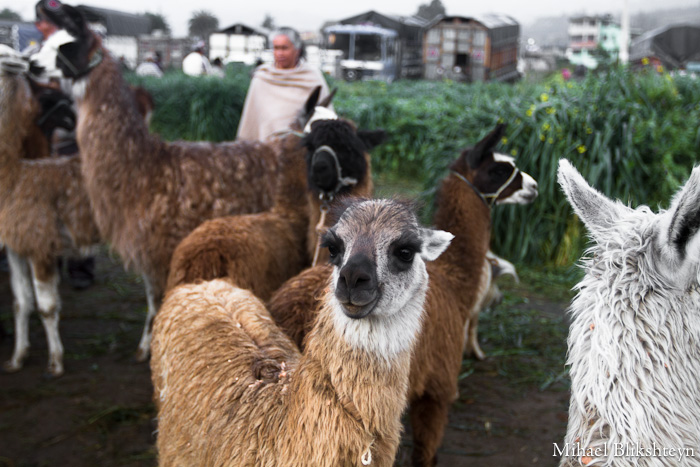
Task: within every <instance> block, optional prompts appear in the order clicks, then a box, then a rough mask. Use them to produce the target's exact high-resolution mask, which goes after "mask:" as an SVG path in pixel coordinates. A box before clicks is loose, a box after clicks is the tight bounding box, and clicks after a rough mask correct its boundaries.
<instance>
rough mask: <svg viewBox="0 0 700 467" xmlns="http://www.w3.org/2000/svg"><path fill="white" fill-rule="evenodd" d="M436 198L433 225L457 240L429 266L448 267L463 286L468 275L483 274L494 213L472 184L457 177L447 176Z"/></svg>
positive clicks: (452, 275)
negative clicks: (449, 233)
mask: <svg viewBox="0 0 700 467" xmlns="http://www.w3.org/2000/svg"><path fill="white" fill-rule="evenodd" d="M436 199H437V210H436V212H435V216H434V219H433V223H434V224H435V226H436V227H437V228H438V229H441V230H445V231H447V232H451V233H452V234H453V235H454V236H455V238H454V239H453V240H452V243H450V247H449V248H448V249H447V250H446V251H445V252H444V253H443V254H442V255H440V257H439V258H438V259H437V260H436V261H434V262H433V263H430V264H435V266H433V267H440V268H444V266H443V265H447V266H449V267H450V270H451V271H450V272H451V274H450V276H451V277H454V278H455V279H458V282H459V283H460V284H462V285H463V284H464V282H463V280H464V279H465V275H468V276H471V275H473V274H477V273H478V274H480V273H481V269H482V266H483V264H484V260H485V258H486V253H487V252H488V249H489V243H490V238H491V210H490V208H489V207H488V206H486V204H484V202H483V200H482V199H481V197H479V195H478V194H477V193H476V192H475V191H474V190H473V189H472V188H471V187H470V186H469V185H467V184H466V183H465V182H464V181H462V180H460V179H459V178H457V177H456V176H454V175H448V176H447V178H445V179H444V180H443V181H442V186H441V188H440V191H439V192H438V194H437V198H436ZM438 264H439V265H440V266H437V265H438ZM478 274H477V275H478ZM475 277H476V276H475ZM466 279H469V278H466Z"/></svg>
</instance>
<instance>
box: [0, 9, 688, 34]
mask: <svg viewBox="0 0 700 467" xmlns="http://www.w3.org/2000/svg"><path fill="white" fill-rule="evenodd" d="M628 1H629V5H630V12H631V13H632V14H634V13H635V12H638V11H648V10H653V9H658V8H660V7H664V8H671V7H677V6H684V7H687V6H697V7H698V8H700V0H665V1H663V2H659V1H658V0H628ZM623 2H624V0H572V1H562V0H529V1H523V0H492V1H480V2H473V1H466V0H442V4H443V5H444V6H445V9H446V10H447V14H448V15H459V16H478V15H480V14H484V13H491V12H494V13H505V14H508V15H511V16H512V17H513V18H515V19H516V20H518V21H519V22H520V23H521V24H527V23H530V22H532V21H533V20H534V19H536V18H539V17H544V16H559V15H562V14H567V15H568V14H579V13H586V14H602V13H611V14H613V15H616V14H618V13H619V12H620V11H622V7H623ZM35 3H36V1H35V0H20V2H19V3H18V2H17V1H16V0H0V9H2V8H10V9H11V10H14V11H17V12H18V13H19V14H20V15H22V18H23V19H25V20H31V19H33V18H34V4H35ZM66 3H69V4H72V5H76V4H83V5H89V6H94V7H101V8H109V9H113V10H120V11H125V12H129V13H144V12H151V13H160V14H162V15H164V16H165V18H166V19H167V21H168V24H170V27H171V29H172V30H173V33H174V35H175V36H176V37H181V36H186V35H187V21H188V20H189V19H190V18H191V17H192V13H193V11H197V10H206V11H208V12H210V13H212V14H214V16H216V17H217V18H218V19H219V26H221V27H222V28H223V27H226V26H229V25H231V24H234V23H244V24H247V25H250V26H253V27H257V26H260V24H261V23H262V21H263V19H264V18H265V14H270V15H271V16H272V18H273V19H274V20H275V24H277V25H278V26H284V25H286V26H292V27H294V28H296V29H299V30H300V31H315V30H318V29H319V28H320V26H321V25H322V24H323V23H324V22H325V21H328V20H338V19H343V18H347V17H349V16H354V15H357V14H360V13H364V12H366V11H368V10H375V11H378V12H379V13H384V14H399V15H411V14H413V13H415V12H416V11H417V10H418V6H419V5H420V4H423V3H426V4H428V3H430V0H423V1H421V0H417V1H415V2H414V1H412V0H380V1H377V0H352V1H347V2H345V1H341V2H332V1H319V0H253V1H228V2H227V1H222V0H195V1H192V0H119V1H114V0H76V1H74V2H70V1H67V2H66Z"/></svg>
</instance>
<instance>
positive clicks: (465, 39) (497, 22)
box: [423, 14, 520, 82]
mask: <svg viewBox="0 0 700 467" xmlns="http://www.w3.org/2000/svg"><path fill="white" fill-rule="evenodd" d="M519 40H520V24H519V23H518V22H517V21H515V20H514V19H513V18H511V17H510V16H507V15H498V14H489V15H484V16H481V17H478V18H475V17H465V16H440V17H438V18H436V19H434V20H433V21H432V22H431V23H430V24H428V25H427V27H426V28H425V32H424V36H423V64H424V70H425V72H424V77H425V78H426V79H431V80H434V79H444V78H447V79H452V80H455V81H466V82H473V81H489V80H496V81H507V82H510V81H516V80H518V79H519V78H520V73H519V72H518V70H517V66H518V45H519Z"/></svg>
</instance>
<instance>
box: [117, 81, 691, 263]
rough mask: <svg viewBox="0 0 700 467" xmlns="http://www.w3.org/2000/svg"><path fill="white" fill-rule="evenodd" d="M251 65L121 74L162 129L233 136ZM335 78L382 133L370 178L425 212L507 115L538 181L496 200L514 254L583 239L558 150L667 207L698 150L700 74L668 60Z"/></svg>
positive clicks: (554, 257) (178, 134)
mask: <svg viewBox="0 0 700 467" xmlns="http://www.w3.org/2000/svg"><path fill="white" fill-rule="evenodd" d="M250 71H251V70H250V69H249V68H246V67H229V69H228V70H227V76H226V78H224V79H216V78H199V79H198V78H190V77H186V76H184V75H183V74H181V73H170V74H167V75H166V77H165V78H163V79H161V80H158V79H156V78H137V77H135V76H130V77H129V79H130V81H131V82H133V83H137V84H141V85H143V86H144V87H146V88H147V89H148V90H149V91H150V92H151V93H152V94H153V96H154V98H155V101H156V109H155V113H154V118H153V122H152V129H153V131H155V132H158V133H160V134H161V135H162V136H163V137H164V138H165V139H179V138H182V139H191V140H212V141H223V140H230V139H233V138H234V137H235V132H236V127H237V125H238V120H239V118H240V112H241V109H242V106H243V101H244V99H245V93H246V90H247V87H248V84H249V81H250V78H249V76H250ZM331 86H335V87H338V94H337V95H336V98H335V100H334V105H335V108H336V110H337V111H338V113H339V114H340V115H341V116H343V117H346V118H349V119H351V120H353V121H355V122H356V123H357V124H358V126H359V127H360V128H366V129H377V128H383V129H384V130H385V131H386V132H387V134H388V138H387V140H386V142H385V143H384V144H382V145H381V146H379V147H378V148H376V149H375V150H373V152H372V164H373V170H374V172H375V176H376V177H378V179H379V180H385V181H386V180H388V181H391V182H392V183H395V184H397V185H398V186H406V185H409V186H410V187H411V188H410V189H409V191H411V192H413V193H417V194H418V196H419V197H421V198H422V199H423V201H424V202H425V204H424V205H425V207H426V214H425V217H426V219H427V220H429V216H430V209H431V200H432V195H433V193H434V191H435V189H436V186H437V184H438V182H439V180H440V179H441V178H442V177H443V176H444V175H445V174H446V169H447V166H448V165H449V164H450V162H451V161H453V160H454V159H455V158H457V157H458V156H459V154H460V152H461V150H462V149H463V148H466V147H468V146H470V145H471V144H473V143H475V142H476V141H478V140H479V139H480V138H481V137H483V136H484V135H485V134H486V133H487V132H489V131H490V130H491V129H492V128H493V126H494V125H495V124H496V123H497V122H505V123H507V124H508V129H507V134H506V136H505V137H504V138H503V140H502V142H501V145H500V148H499V150H500V151H501V152H503V153H506V154H510V155H513V156H515V157H516V158H517V160H518V165H519V167H520V168H521V169H523V170H524V171H526V172H528V173H530V174H531V175H532V176H533V177H535V179H536V180H537V181H538V182H539V186H540V196H539V198H538V199H537V200H536V201H535V203H533V204H532V205H529V206H502V207H496V208H495V209H494V213H493V227H494V228H493V242H492V245H493V249H494V251H496V252H497V253H498V254H499V255H502V256H504V257H506V258H508V259H510V260H512V261H515V262H518V263H525V264H550V265H567V264H571V263H572V262H573V261H575V260H576V259H577V258H578V257H579V256H580V254H581V251H582V249H583V248H584V247H585V244H586V238H585V235H584V232H585V230H584V229H583V228H582V226H581V225H580V224H579V222H578V221H577V220H576V218H575V217H574V216H573V214H572V212H571V209H570V208H569V206H568V204H567V203H566V201H565V200H564V197H563V196H562V194H561V192H560V190H559V187H558V185H557V182H556V169H557V161H558V160H559V159H560V158H562V157H565V158H568V159H569V160H571V161H572V162H573V164H574V165H575V166H576V167H577V168H578V169H579V170H580V171H581V172H582V173H583V175H584V176H585V177H586V178H587V179H588V180H589V181H590V182H591V183H592V184H593V185H594V186H596V187H597V188H598V189H599V190H601V191H602V192H604V193H606V194H607V195H609V196H611V197H615V198H619V199H621V200H622V201H623V202H624V203H630V204H632V205H634V206H636V205H638V204H642V203H643V204H647V205H649V206H651V207H652V208H654V209H656V208H658V207H662V208H665V207H667V206H668V203H669V201H670V197H671V195H672V194H673V193H674V192H675V190H676V189H677V188H678V186H679V185H680V184H681V183H682V182H683V181H684V180H685V179H686V177H687V176H688V175H689V173H690V170H691V169H692V167H693V165H694V164H695V163H696V160H697V158H698V155H700V80H693V79H690V78H679V77H673V76H671V75H669V74H668V73H666V72H665V71H664V70H657V69H652V68H649V69H646V70H641V71H636V72H631V71H628V70H622V69H612V70H609V71H607V72H605V73H601V74H598V75H594V74H589V75H588V76H587V78H585V79H584V80H582V81H569V82H565V81H563V80H562V79H561V78H560V77H555V78H552V79H549V80H546V81H544V82H541V83H526V82H522V83H519V84H515V85H508V84H499V83H474V84H463V83H454V82H428V81H398V82H395V83H393V84H390V85H387V84H385V83H382V82H355V83H345V82H342V81H333V80H332V82H331ZM390 186H392V185H391V184H390ZM387 194H388V193H387V190H383V191H382V195H387Z"/></svg>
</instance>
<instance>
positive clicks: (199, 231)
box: [167, 96, 383, 300]
mask: <svg viewBox="0 0 700 467" xmlns="http://www.w3.org/2000/svg"><path fill="white" fill-rule="evenodd" d="M312 97H313V96H312ZM307 106H308V104H307ZM382 136H383V132H361V131H356V130H355V129H354V126H352V125H351V124H350V123H348V122H346V121H344V120H339V119H330V120H320V121H315V122H314V123H313V124H312V125H311V128H310V133H309V134H306V135H296V134H290V135H288V136H287V137H286V140H285V145H286V147H285V149H284V150H283V151H282V152H281V156H280V157H281V159H282V160H281V162H280V175H279V180H278V186H277V193H276V199H275V204H274V206H273V207H272V209H271V210H270V211H269V212H264V213H257V214H248V215H242V216H230V217H222V218H219V219H212V220H210V221H207V222H205V223H203V224H202V225H200V226H199V227H197V228H196V229H195V230H193V231H192V232H191V233H190V234H189V235H188V236H187V237H185V239H184V240H183V241H182V242H181V243H180V244H179V245H178V247H177V248H176V249H175V252H174V253H173V258H172V261H171V264H170V275H169V277H168V287H167V288H168V290H169V289H170V288H173V287H175V286H176V285H180V284H184V283H192V282H195V281H197V280H211V279H215V278H223V277H226V278H228V279H230V281H231V282H232V283H234V284H235V285H236V286H238V287H241V288H244V289H250V290H251V291H252V292H253V293H254V294H255V295H256V296H257V297H259V298H261V299H262V300H267V299H268V298H270V296H271V295H272V292H274V291H275V290H276V289H277V288H278V287H279V286H280V285H282V283H283V282H284V281H285V280H287V279H289V278H290V277H292V276H294V275H295V274H298V273H299V272H300V271H301V270H302V269H304V268H305V267H308V266H309V265H310V264H311V261H312V257H311V256H310V255H309V253H308V252H307V231H309V230H313V231H314V234H315V232H316V227H317V224H318V217H319V215H320V209H319V208H316V203H315V202H312V200H319V196H318V193H319V192H320V191H323V192H324V193H332V194H333V196H335V195H336V194H341V195H344V194H352V195H355V196H370V195H371V192H370V191H371V187H372V184H371V172H370V167H369V163H368V161H369V154H368V153H367V150H368V149H370V148H371V147H372V145H373V144H376V142H378V141H379V140H380V138H381V137H382ZM330 152H332V153H333V156H329V157H330V158H331V162H332V163H331V164H324V163H323V162H322V161H324V160H325V157H326V154H327V153H330ZM336 164H337V165H338V167H335V165H336ZM307 166H308V169H307ZM330 166H333V168H332V170H328V167H330ZM307 173H308V176H307ZM340 179H345V180H349V179H352V183H348V184H347V186H344V185H343V184H342V183H339V180H340ZM307 186H308V187H309V188H310V189H307ZM311 218H313V219H314V220H313V221H311ZM325 225H326V226H329V224H328V223H327V222H326V223H325ZM311 241H312V242H313V244H314V246H315V245H316V239H315V237H314V238H313V239H311Z"/></svg>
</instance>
